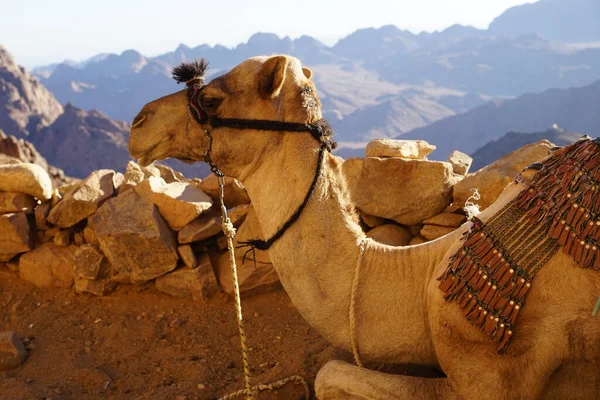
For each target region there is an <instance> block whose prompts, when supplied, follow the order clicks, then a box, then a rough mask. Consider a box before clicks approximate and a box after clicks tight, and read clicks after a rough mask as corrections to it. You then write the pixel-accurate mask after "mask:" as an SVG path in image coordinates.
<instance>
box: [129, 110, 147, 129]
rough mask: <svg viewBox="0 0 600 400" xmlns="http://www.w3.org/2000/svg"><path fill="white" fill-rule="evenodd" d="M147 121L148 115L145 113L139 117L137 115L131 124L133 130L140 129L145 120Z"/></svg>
mask: <svg viewBox="0 0 600 400" xmlns="http://www.w3.org/2000/svg"><path fill="white" fill-rule="evenodd" d="M145 119H146V114H144V113H139V114H138V115H136V117H135V118H134V119H133V122H132V123H131V127H132V128H139V127H141V126H142V124H143V123H144V120H145Z"/></svg>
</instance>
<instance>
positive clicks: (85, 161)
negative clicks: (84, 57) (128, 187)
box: [31, 104, 130, 177]
mask: <svg viewBox="0 0 600 400" xmlns="http://www.w3.org/2000/svg"><path fill="white" fill-rule="evenodd" d="M64 110H65V111H64V113H63V114H61V115H60V117H58V118H57V119H56V121H54V123H53V124H52V125H50V126H49V127H46V128H44V129H42V130H40V131H39V132H37V133H35V134H34V135H32V137H31V141H32V143H33V144H34V146H35V147H36V148H37V149H38V151H39V152H40V153H41V154H43V155H44V156H45V157H46V158H47V159H48V161H49V162H50V163H51V164H53V165H56V166H58V167H60V168H62V169H64V171H65V173H67V174H68V175H71V176H76V177H85V176H87V175H88V174H89V173H90V172H92V171H94V170H97V169H101V168H110V169H116V170H120V171H123V170H124V169H125V166H126V165H127V162H128V161H129V160H130V157H129V152H128V151H127V140H128V138H129V125H128V124H127V123H125V122H121V121H113V120H111V119H109V118H108V117H106V116H105V115H103V114H102V113H100V112H99V111H96V110H92V111H83V110H81V109H79V108H77V107H75V106H73V105H72V104H67V105H66V106H65V108H64Z"/></svg>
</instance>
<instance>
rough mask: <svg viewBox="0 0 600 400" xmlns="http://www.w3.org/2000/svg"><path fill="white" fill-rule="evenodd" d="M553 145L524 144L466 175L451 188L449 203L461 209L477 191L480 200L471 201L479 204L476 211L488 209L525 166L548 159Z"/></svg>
mask: <svg viewBox="0 0 600 400" xmlns="http://www.w3.org/2000/svg"><path fill="white" fill-rule="evenodd" d="M553 146H554V145H553V144H552V143H550V142H549V141H547V140H541V141H539V142H537V143H532V144H528V145H527V146H523V147H521V148H520V149H518V150H515V151H513V152H512V153H510V154H508V155H506V156H504V157H502V158H501V159H499V160H497V161H495V162H493V163H492V164H490V165H488V166H487V167H483V168H482V169H480V170H479V171H477V172H475V173H474V174H471V175H469V176H467V177H466V178H465V179H463V180H462V181H461V182H459V183H457V184H456V185H455V186H454V203H453V204H455V205H457V206H459V207H464V205H465V202H466V201H467V199H468V198H469V197H471V196H472V195H473V192H474V190H475V189H477V191H478V192H479V194H480V196H481V198H480V199H479V200H478V201H475V200H473V202H474V203H476V204H478V205H479V207H480V210H484V209H486V208H488V207H489V206H490V205H491V204H492V203H493V202H494V201H496V199H497V198H498V196H500V194H501V193H502V191H503V190H504V188H505V187H506V186H507V185H508V184H509V183H511V182H512V181H513V179H514V178H515V177H516V176H517V175H519V173H520V172H521V171H522V170H523V169H524V168H525V167H527V166H529V165H531V164H533V163H535V162H537V161H540V160H541V159H543V158H545V157H546V156H548V152H549V150H550V148H552V147H553Z"/></svg>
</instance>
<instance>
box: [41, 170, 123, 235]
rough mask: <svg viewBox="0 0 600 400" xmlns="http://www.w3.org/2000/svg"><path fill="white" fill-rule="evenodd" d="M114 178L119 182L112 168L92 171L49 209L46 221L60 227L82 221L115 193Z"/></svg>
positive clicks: (66, 226) (67, 226) (68, 226)
mask: <svg viewBox="0 0 600 400" xmlns="http://www.w3.org/2000/svg"><path fill="white" fill-rule="evenodd" d="M119 175H120V174H119ZM115 180H117V183H119V182H118V181H120V180H121V178H120V177H119V176H118V174H117V173H116V172H115V171H113V170H110V169H101V170H98V171H94V172H92V173H91V174H90V175H89V176H88V177H87V178H86V179H85V180H84V181H82V182H81V183H79V184H78V185H77V186H76V187H75V188H73V189H71V190H70V191H68V192H66V194H65V196H64V198H63V199H62V200H61V201H60V202H59V203H58V204H57V205H56V207H54V208H52V210H50V214H49V215H48V221H49V222H50V223H52V224H54V225H57V226H60V227H61V228H70V227H72V226H73V225H75V224H77V223H78V222H80V221H83V220H84V219H86V218H87V217H89V216H90V215H92V214H93V213H95V212H96V210H97V209H98V207H100V205H101V204H102V202H104V201H105V200H106V199H108V198H110V197H111V196H112V195H113V194H114V193H115V183H114V181H115Z"/></svg>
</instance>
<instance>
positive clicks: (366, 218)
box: [358, 210, 385, 228]
mask: <svg viewBox="0 0 600 400" xmlns="http://www.w3.org/2000/svg"><path fill="white" fill-rule="evenodd" d="M358 215H360V219H361V220H362V222H364V223H365V225H367V226H368V227H369V228H375V227H378V226H380V225H383V224H385V218H381V217H376V216H374V215H369V214H367V213H366V212H363V211H361V210H358Z"/></svg>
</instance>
